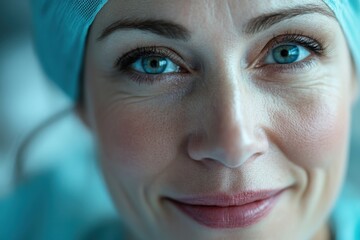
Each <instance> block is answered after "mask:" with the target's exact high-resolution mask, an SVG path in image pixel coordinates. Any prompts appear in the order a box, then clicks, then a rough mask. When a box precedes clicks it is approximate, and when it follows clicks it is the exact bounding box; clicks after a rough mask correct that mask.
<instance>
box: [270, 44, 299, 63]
mask: <svg viewBox="0 0 360 240" xmlns="http://www.w3.org/2000/svg"><path fill="white" fill-rule="evenodd" d="M272 55H273V59H274V60H275V62H276V63H279V64H289V63H293V62H295V61H296V60H298V58H299V56H300V49H299V47H298V46H296V45H282V46H278V47H276V48H274V49H273V50H272Z"/></svg>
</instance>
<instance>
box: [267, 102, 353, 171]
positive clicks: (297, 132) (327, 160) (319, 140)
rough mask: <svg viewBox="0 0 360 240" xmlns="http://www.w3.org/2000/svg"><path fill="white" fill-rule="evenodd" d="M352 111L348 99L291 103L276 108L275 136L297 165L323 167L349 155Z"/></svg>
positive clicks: (274, 119) (282, 148)
mask: <svg viewBox="0 0 360 240" xmlns="http://www.w3.org/2000/svg"><path fill="white" fill-rule="evenodd" d="M284 106H285V105H284ZM284 110H285V111H284ZM349 111H350V110H349V104H348V101H347V100H346V99H342V100H340V99H336V98H333V99H326V98H325V97H324V98H322V97H313V98H309V99H302V100H301V101H295V102H290V104H287V105H286V107H284V108H283V109H282V110H277V111H274V113H273V118H272V123H273V126H275V128H274V133H273V136H275V137H274V138H275V141H277V143H278V146H279V147H280V148H281V150H282V151H283V152H284V153H285V154H286V156H287V157H288V159H290V160H291V161H293V162H294V163H295V164H296V165H299V166H302V167H305V168H307V169H309V168H311V167H321V168H323V167H326V166H328V165H330V164H331V163H332V162H333V161H339V160H341V159H342V158H345V154H346V150H347V138H348V125H349Z"/></svg>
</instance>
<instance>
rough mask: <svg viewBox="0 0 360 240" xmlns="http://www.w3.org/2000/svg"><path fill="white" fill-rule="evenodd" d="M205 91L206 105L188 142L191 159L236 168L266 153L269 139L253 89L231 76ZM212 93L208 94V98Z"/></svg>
mask: <svg viewBox="0 0 360 240" xmlns="http://www.w3.org/2000/svg"><path fill="white" fill-rule="evenodd" d="M208 89H216V92H213V93H209V92H208V93H207V96H209V97H207V99H208V101H205V102H207V104H208V105H207V106H203V107H202V108H201V109H202V110H201V111H199V113H200V115H198V117H201V118H202V120H201V121H200V122H201V124H199V126H197V129H196V131H195V132H193V133H191V134H190V135H189V137H188V141H187V151H188V155H189V157H190V158H191V159H193V160H196V161H201V162H203V163H206V164H208V163H210V162H214V161H215V162H217V163H220V164H222V165H223V166H225V167H227V168H238V167H240V166H241V165H243V164H244V163H245V162H247V161H248V160H249V159H254V158H256V157H257V156H260V155H262V154H264V153H265V152H266V150H267V149H268V145H269V144H268V140H267V137H266V134H265V131H264V129H263V128H262V125H261V122H262V119H261V110H259V106H258V105H259V104H257V102H259V101H256V99H255V97H256V96H255V97H254V96H253V95H254V94H253V92H251V91H250V89H247V88H246V87H245V85H244V84H243V83H240V82H239V81H235V79H233V78H230V79H229V78H228V79H224V78H223V79H221V81H219V83H218V84H217V86H216V87H215V86H214V88H212V87H210V88H208ZM210 96H211V97H210Z"/></svg>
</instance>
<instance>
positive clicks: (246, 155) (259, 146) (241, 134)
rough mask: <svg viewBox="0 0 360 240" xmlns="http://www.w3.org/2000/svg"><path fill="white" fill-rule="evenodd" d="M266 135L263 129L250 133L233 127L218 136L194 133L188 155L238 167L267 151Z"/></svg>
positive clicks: (190, 138)
mask: <svg viewBox="0 0 360 240" xmlns="http://www.w3.org/2000/svg"><path fill="white" fill-rule="evenodd" d="M267 148H268V141H267V140H266V136H265V134H264V133H262V132H261V131H258V132H254V133H253V134H248V133H247V132H246V131H244V129H242V130H240V129H239V128H232V129H229V130H228V131H222V134H220V135H217V136H213V137H211V136H209V135H206V134H205V133H204V134H197V135H192V136H190V137H189V141H188V155H189V156H190V158H191V159H193V160H196V161H202V162H209V161H215V162H218V163H220V164H222V165H223V166H225V167H227V168H238V167H240V166H242V165H243V164H244V163H246V162H247V161H248V160H250V159H253V158H256V157H257V156H260V155H262V154H263V153H265V151H266V149H267Z"/></svg>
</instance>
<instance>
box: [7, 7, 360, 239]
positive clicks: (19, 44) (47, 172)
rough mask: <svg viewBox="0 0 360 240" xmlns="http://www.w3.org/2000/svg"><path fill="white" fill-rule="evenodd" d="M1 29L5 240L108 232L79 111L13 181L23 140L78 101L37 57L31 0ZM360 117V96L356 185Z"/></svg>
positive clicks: (353, 160)
mask: <svg viewBox="0 0 360 240" xmlns="http://www.w3.org/2000/svg"><path fill="white" fill-rule="evenodd" d="M0 33H1V35H0V224H1V225H2V223H3V222H7V223H8V224H7V225H9V226H10V225H11V224H9V223H13V226H14V228H11V227H9V228H4V227H0V239H25V238H23V237H24V236H31V234H32V233H33V232H39V231H37V230H36V229H39V228H40V229H44V230H42V231H40V232H41V235H40V236H37V237H36V238H37V239H46V236H48V235H49V234H51V233H53V232H59V233H61V234H60V235H59V238H58V239H78V237H79V236H86V235H87V234H89V233H87V232H86V231H87V229H88V227H89V226H97V227H95V228H94V229H98V231H100V232H101V231H103V230H102V226H104V223H106V224H105V225H108V223H109V222H116V221H118V219H117V217H116V213H115V210H114V207H113V205H112V203H111V201H110V200H109V196H108V194H107V192H106V190H105V187H104V183H103V181H102V179H101V177H100V173H99V169H98V167H97V164H96V161H95V158H96V156H95V153H94V151H93V142H92V140H91V138H90V135H89V133H88V132H87V130H86V129H84V127H83V126H82V125H81V123H80V122H79V121H78V120H77V119H76V117H75V116H74V115H71V114H69V115H68V116H66V117H64V118H63V119H62V120H60V121H59V122H58V123H56V124H54V125H52V126H50V127H49V128H48V129H47V130H46V131H43V132H41V133H40V134H39V135H38V137H37V138H36V139H35V140H34V141H33V142H32V143H31V145H30V147H29V149H28V151H27V156H26V162H25V164H24V169H23V176H24V179H25V180H26V181H22V182H21V183H20V185H16V184H15V182H14V181H13V179H14V176H13V172H14V158H15V155H16V150H17V148H18V147H19V144H20V143H21V141H22V140H23V139H24V137H25V136H26V135H27V134H29V132H30V131H31V130H32V129H33V128H34V127H36V126H37V125H38V124H40V123H41V122H42V121H44V120H45V119H47V118H48V117H49V116H51V115H52V114H54V113H56V112H58V111H61V110H62V109H64V108H66V107H67V106H69V104H70V103H69V101H68V99H67V98H66V97H65V96H64V95H63V94H62V93H61V92H60V91H59V90H58V89H57V88H56V87H55V86H53V85H52V84H51V83H50V82H49V81H47V80H46V77H45V76H44V74H43V72H42V70H41V68H40V66H39V63H38V61H37V59H36V56H35V53H34V50H33V47H32V42H31V21H30V14H29V6H28V1H20V0H15V1H0ZM359 122H360V101H358V102H357V104H356V105H355V106H354V109H353V119H352V130H351V144H350V157H349V158H350V162H349V168H348V175H347V181H348V182H351V183H352V184H353V185H354V186H355V187H356V188H358V187H359V186H360V173H359V170H360V124H358V123H359ZM44 183H45V184H44ZM29 189H36V191H30V190H29ZM19 196H22V197H19ZM35 222H37V223H38V224H40V225H36V224H35ZM29 223H33V224H30V226H29ZM2 226H4V225H2ZM104 231H105V230H104ZM11 234H12V235H11ZM10 235H11V236H13V238H11V237H9V236H10ZM92 235H94V236H95V235H96V234H94V233H92ZM89 239H90V238H89Z"/></svg>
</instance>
